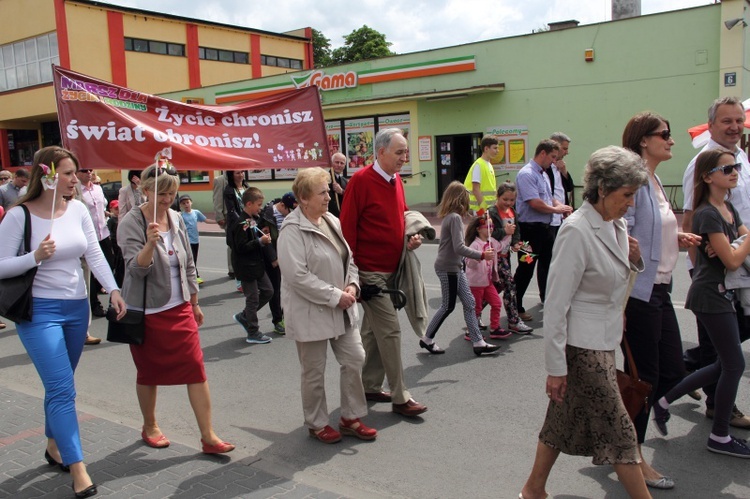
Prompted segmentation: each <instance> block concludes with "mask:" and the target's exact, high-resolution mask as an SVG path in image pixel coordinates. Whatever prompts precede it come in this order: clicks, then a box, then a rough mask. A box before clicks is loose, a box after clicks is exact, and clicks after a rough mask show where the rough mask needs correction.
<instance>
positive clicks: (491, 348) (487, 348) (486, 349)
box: [474, 343, 500, 357]
mask: <svg viewBox="0 0 750 499" xmlns="http://www.w3.org/2000/svg"><path fill="white" fill-rule="evenodd" d="M498 350H500V345H490V344H489V343H487V344H486V345H484V346H482V347H474V355H476V356H477V357H479V356H480V355H482V354H483V353H492V352H497V351H498Z"/></svg>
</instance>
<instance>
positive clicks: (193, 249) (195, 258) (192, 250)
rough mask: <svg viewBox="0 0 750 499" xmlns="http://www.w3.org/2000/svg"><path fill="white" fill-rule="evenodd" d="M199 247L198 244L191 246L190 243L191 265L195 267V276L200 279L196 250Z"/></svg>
mask: <svg viewBox="0 0 750 499" xmlns="http://www.w3.org/2000/svg"><path fill="white" fill-rule="evenodd" d="M199 247H200V243H197V244H193V243H190V252H191V253H192V254H193V264H194V265H195V275H196V276H198V277H200V276H201V275H200V272H198V249H199Z"/></svg>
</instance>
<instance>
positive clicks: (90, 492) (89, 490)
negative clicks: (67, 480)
mask: <svg viewBox="0 0 750 499" xmlns="http://www.w3.org/2000/svg"><path fill="white" fill-rule="evenodd" d="M71 487H72V488H73V493H74V494H75V496H76V497H92V496H95V495H96V494H97V493H98V492H99V491H98V490H96V484H95V483H92V484H91V485H89V486H88V487H86V488H85V489H83V490H82V491H80V492H76V487H75V485H71Z"/></svg>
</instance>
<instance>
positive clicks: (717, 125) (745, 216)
mask: <svg viewBox="0 0 750 499" xmlns="http://www.w3.org/2000/svg"><path fill="white" fill-rule="evenodd" d="M744 128H745V109H744V107H743V106H742V103H741V102H740V100H739V99H737V98H736V97H723V98H719V99H716V100H715V101H714V102H713V104H711V107H710V108H708V131H709V133H710V135H711V138H710V139H709V141H708V144H706V146H705V147H704V148H703V149H701V151H700V152H703V151H708V150H711V149H718V148H724V149H727V150H729V151H732V153H734V156H735V158H736V161H737V163H740V164H742V168H740V169H739V172H738V173H739V179H738V181H737V187H736V188H734V189H732V205H734V207H735V208H736V209H737V212H738V213H739V214H740V219H741V220H742V223H743V224H744V225H748V224H750V162H748V158H747V154H746V153H745V151H743V150H742V149H741V148H740V147H739V142H740V139H741V138H742V134H743V133H744ZM699 155H700V153H698V154H696V155H695V157H694V158H693V160H692V161H690V163H689V164H688V166H687V169H686V170H685V175H684V176H683V177H682V194H683V199H684V201H683V209H684V211H685V212H684V215H683V218H682V230H683V231H685V232H694V231H693V208H694V207H693V188H694V183H695V180H694V176H695V162H696V159H697V158H698V156H699ZM688 255H690V258H688V259H687V264H688V270H689V272H690V275H691V276H692V274H693V272H692V270H693V264H692V259H693V258H694V256H693V251H691V250H688ZM737 308H738V311H737V322H738V323H739V326H740V341H741V342H743V341H745V340H747V339H748V338H750V328H749V327H748V326H750V324H749V323H748V318H747V317H745V316H744V315H743V313H742V309H741V308H739V307H737ZM697 323H698V346H697V347H695V348H691V349H690V350H687V351H686V352H685V359H686V366H685V367H686V368H687V369H688V371H693V370H696V369H699V368H701V367H705V366H708V365H710V364H713V363H714V362H715V361H716V349H715V348H714V346H713V343H711V339H710V338H709V336H708V333H707V332H706V329H705V328H704V327H703V325H702V324H701V322H700V321H697ZM703 391H704V392H705V393H706V417H707V418H711V419H713V416H714V408H713V404H714V392H715V391H716V385H711V386H705V387H703ZM690 395H691V396H692V397H693V398H699V397H700V395H697V394H696V393H691V394H690ZM729 424H730V425H731V426H734V427H735V428H750V417H748V416H746V415H744V414H743V413H742V411H740V410H739V409H738V408H737V407H736V406H735V407H734V408H733V410H732V416H731V419H730V420H729Z"/></svg>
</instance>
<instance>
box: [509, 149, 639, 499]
mask: <svg viewBox="0 0 750 499" xmlns="http://www.w3.org/2000/svg"><path fill="white" fill-rule="evenodd" d="M647 182H648V172H647V170H646V168H645V166H644V164H643V160H642V159H641V158H640V157H639V156H638V155H637V154H635V153H633V152H632V151H628V150H626V149H623V148H621V147H615V146H610V147H605V148H603V149H600V150H598V151H596V152H594V153H593V154H592V155H591V157H590V158H589V161H588V163H587V164H586V168H585V172H584V178H583V183H584V192H583V199H584V202H583V204H582V205H581V207H580V208H579V209H578V211H576V212H575V213H573V214H572V215H571V216H570V217H568V218H567V219H566V220H565V222H564V223H563V225H562V227H561V228H560V232H559V235H558V236H557V239H556V241H555V246H554V248H553V250H552V264H551V265H550V273H549V280H548V284H547V291H548V293H547V301H546V302H545V306H544V326H545V327H544V329H545V331H544V333H545V360H546V368H547V383H546V385H547V386H546V392H547V396H548V397H549V399H550V401H549V405H548V407H547V414H546V417H545V420H544V425H543V426H542V430H541V432H540V433H539V442H538V443H537V449H536V458H535V460H534V466H533V468H532V470H531V474H530V476H529V478H528V480H527V481H526V484H525V485H524V487H523V490H522V492H521V494H519V497H520V498H522V499H538V498H544V497H547V493H546V490H545V488H546V484H547V479H548V477H549V474H550V471H551V470H552V466H553V465H554V463H555V461H556V459H557V457H558V456H559V455H560V452H564V453H565V454H571V455H576V456H593V463H594V464H599V465H601V464H612V465H613V466H614V468H615V472H616V473H617V476H618V478H619V479H620V482H622V484H623V486H624V487H625V490H626V491H627V493H628V495H630V497H637V498H648V497H651V495H650V494H649V492H648V489H647V487H646V483H645V482H644V479H643V474H642V473H641V468H640V466H639V463H640V461H641V458H640V455H639V453H638V441H637V438H636V433H635V427H634V426H633V422H632V421H631V420H630V417H629V416H628V413H627V411H626V410H625V405H624V404H623V402H622V398H621V397H620V392H619V390H618V388H617V376H616V369H615V349H616V348H617V347H618V346H619V344H620V341H621V340H622V333H623V305H624V303H625V297H626V294H627V288H628V280H629V277H630V273H631V271H642V270H643V260H642V259H641V257H640V250H639V248H638V243H637V241H636V240H635V239H633V238H632V237H629V236H628V233H627V226H626V223H625V221H624V220H622V216H623V215H625V213H626V212H627V210H628V207H630V206H632V205H633V199H634V196H635V193H636V192H637V191H638V189H640V187H641V186H643V185H645V184H646V183H647Z"/></svg>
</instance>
